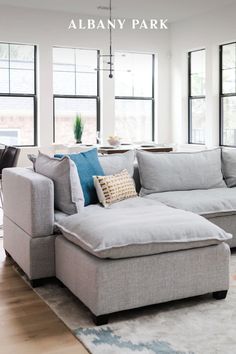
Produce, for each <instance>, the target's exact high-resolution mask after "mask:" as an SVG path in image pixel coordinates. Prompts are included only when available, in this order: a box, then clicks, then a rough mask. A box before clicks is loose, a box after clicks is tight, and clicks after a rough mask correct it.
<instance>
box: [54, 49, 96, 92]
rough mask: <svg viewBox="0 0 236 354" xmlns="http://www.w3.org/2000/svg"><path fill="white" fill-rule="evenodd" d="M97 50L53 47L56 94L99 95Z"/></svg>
mask: <svg viewBox="0 0 236 354" xmlns="http://www.w3.org/2000/svg"><path fill="white" fill-rule="evenodd" d="M96 68H97V51H96V50H83V49H74V48H53V71H54V75H53V77H54V94H60V95H78V96H79V95H88V96H89V95H90V96H96V95H97V71H96V70H95V69H96Z"/></svg>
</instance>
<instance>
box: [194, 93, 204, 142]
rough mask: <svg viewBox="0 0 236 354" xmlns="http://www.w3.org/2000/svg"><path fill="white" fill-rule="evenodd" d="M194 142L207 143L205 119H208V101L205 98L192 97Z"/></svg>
mask: <svg viewBox="0 0 236 354" xmlns="http://www.w3.org/2000/svg"><path fill="white" fill-rule="evenodd" d="M191 110H192V141H191V142H192V143H195V144H204V143H205V121H206V102H205V99H192V100H191Z"/></svg>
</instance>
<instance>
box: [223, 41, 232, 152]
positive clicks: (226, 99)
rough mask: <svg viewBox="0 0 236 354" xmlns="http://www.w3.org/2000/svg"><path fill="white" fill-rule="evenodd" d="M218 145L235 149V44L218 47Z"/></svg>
mask: <svg viewBox="0 0 236 354" xmlns="http://www.w3.org/2000/svg"><path fill="white" fill-rule="evenodd" d="M220 145H224V146H232V147H236V43H229V44H224V45H221V46H220Z"/></svg>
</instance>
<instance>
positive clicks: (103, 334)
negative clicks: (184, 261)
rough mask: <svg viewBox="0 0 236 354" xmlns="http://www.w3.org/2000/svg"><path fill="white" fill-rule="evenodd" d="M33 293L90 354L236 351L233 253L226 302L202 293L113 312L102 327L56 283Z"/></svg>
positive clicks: (235, 264) (235, 256) (235, 263)
mask: <svg viewBox="0 0 236 354" xmlns="http://www.w3.org/2000/svg"><path fill="white" fill-rule="evenodd" d="M34 291H35V292H36V293H37V294H38V295H39V296H40V297H41V298H42V299H43V300H44V301H45V302H46V303H47V304H48V305H49V306H50V308H51V309H52V310H53V311H54V312H55V313H56V315H57V316H58V317H59V318H60V319H61V320H62V321H63V322H64V323H65V324H66V326H67V327H68V328H69V329H70V330H71V331H72V333H73V334H74V335H75V336H76V337H77V338H78V339H79V340H80V341H81V342H82V343H83V344H84V346H85V347H86V348H87V349H88V351H89V352H90V353H92V354H234V353H236V253H235V252H234V254H233V255H232V258H231V287H230V290H229V293H228V296H227V299H226V300H221V301H216V300H214V299H213V298H212V296H211V295H204V296H198V297H195V298H191V299H185V300H179V301H174V302H169V303H166V304H159V305H155V306H149V307H146V308H142V309H136V310H132V311H125V312H121V313H118V314H114V315H111V316H110V320H109V324H108V325H105V326H101V327H95V326H94V324H93V322H92V318H91V314H90V312H89V311H88V309H87V308H86V307H85V306H84V305H83V304H82V303H81V302H80V301H79V300H78V299H77V298H76V297H75V296H73V294H71V292H70V291H69V290H68V289H66V288H64V287H60V285H59V284H58V282H56V281H55V282H50V283H48V284H45V285H44V286H41V287H39V288H35V289H34ZM147 291H148V289H147Z"/></svg>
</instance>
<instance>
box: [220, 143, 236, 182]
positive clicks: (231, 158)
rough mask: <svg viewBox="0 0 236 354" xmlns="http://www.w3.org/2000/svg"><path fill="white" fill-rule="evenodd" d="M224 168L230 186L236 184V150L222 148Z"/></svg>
mask: <svg viewBox="0 0 236 354" xmlns="http://www.w3.org/2000/svg"><path fill="white" fill-rule="evenodd" d="M222 170H223V175H224V178H225V181H226V184H227V186H228V187H235V186H236V151H235V149H226V148H223V149H222Z"/></svg>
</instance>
